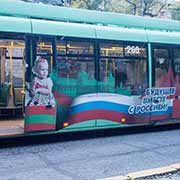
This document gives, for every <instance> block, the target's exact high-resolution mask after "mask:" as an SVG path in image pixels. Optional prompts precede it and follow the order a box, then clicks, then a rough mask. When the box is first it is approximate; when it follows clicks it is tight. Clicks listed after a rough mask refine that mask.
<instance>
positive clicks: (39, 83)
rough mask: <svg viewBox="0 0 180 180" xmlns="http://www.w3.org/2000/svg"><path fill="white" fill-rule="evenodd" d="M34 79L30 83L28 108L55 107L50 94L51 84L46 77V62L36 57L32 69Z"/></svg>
mask: <svg viewBox="0 0 180 180" xmlns="http://www.w3.org/2000/svg"><path fill="white" fill-rule="evenodd" d="M32 71H33V73H34V74H35V77H34V79H33V81H32V86H31V94H32V100H31V102H30V106H33V105H37V106H46V107H47V108H52V107H55V100H54V96H53V94H52V87H53V82H52V80H51V79H50V78H49V77H48V62H47V60H46V59H44V58H41V57H37V59H36V61H35V64H34V67H33V69H32Z"/></svg>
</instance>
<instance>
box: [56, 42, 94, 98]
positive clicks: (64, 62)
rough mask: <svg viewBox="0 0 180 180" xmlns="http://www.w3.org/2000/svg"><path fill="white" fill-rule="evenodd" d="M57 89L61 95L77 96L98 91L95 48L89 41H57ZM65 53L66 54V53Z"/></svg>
mask: <svg viewBox="0 0 180 180" xmlns="http://www.w3.org/2000/svg"><path fill="white" fill-rule="evenodd" d="M56 48H57V60H56V67H57V75H58V78H59V80H58V81H57V84H58V85H57V87H59V90H60V91H61V92H60V93H64V94H67V95H70V96H76V95H81V94H87V93H94V92H95V91H96V82H95V79H94V74H95V73H94V71H95V70H94V68H95V66H94V56H93V53H94V48H93V43H91V42H87V41H63V40H62V39H60V40H57V44H56ZM64 52H65V53H64Z"/></svg>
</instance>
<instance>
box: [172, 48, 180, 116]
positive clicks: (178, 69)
mask: <svg viewBox="0 0 180 180" xmlns="http://www.w3.org/2000/svg"><path fill="white" fill-rule="evenodd" d="M172 57H173V63H172V64H173V66H172V67H173V68H172V69H173V75H174V81H173V87H175V88H176V93H175V96H174V99H173V107H172V118H173V119H179V118H180V111H179V107H180V47H173V48H172Z"/></svg>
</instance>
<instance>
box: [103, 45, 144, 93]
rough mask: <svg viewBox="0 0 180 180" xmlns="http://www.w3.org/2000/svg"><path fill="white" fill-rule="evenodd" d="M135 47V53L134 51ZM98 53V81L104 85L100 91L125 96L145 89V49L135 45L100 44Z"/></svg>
mask: <svg viewBox="0 0 180 180" xmlns="http://www.w3.org/2000/svg"><path fill="white" fill-rule="evenodd" d="M126 47H128V48H129V49H127V48H126ZM135 47H136V51H137V52H135V51H134V48H135ZM130 48H132V49H131V50H130ZM127 51H129V52H127ZM100 52H101V53H100V54H101V58H100V62H101V63H100V81H101V82H104V84H106V86H104V89H103V88H102V89H101V90H102V91H110V92H113V91H114V92H116V93H120V94H126V95H130V94H141V93H142V92H143V90H144V89H145V88H146V87H147V65H146V64H147V62H146V48H145V47H143V46H142V45H141V46H140V45H136V44H135V45H133V46H132V45H122V44H119V46H118V45H117V44H112V43H111V44H101V45H100ZM142 52H143V53H142ZM134 53H135V55H134ZM127 54H128V57H126V56H127ZM104 55H105V56H104Z"/></svg>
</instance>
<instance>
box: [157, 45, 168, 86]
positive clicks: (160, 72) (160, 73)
mask: <svg viewBox="0 0 180 180" xmlns="http://www.w3.org/2000/svg"><path fill="white" fill-rule="evenodd" d="M169 61H170V57H169V51H168V49H164V48H156V49H154V66H155V86H156V87H168V86H171V84H170V82H168V71H169V70H170V69H169V68H170V62H169Z"/></svg>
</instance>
